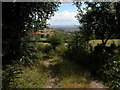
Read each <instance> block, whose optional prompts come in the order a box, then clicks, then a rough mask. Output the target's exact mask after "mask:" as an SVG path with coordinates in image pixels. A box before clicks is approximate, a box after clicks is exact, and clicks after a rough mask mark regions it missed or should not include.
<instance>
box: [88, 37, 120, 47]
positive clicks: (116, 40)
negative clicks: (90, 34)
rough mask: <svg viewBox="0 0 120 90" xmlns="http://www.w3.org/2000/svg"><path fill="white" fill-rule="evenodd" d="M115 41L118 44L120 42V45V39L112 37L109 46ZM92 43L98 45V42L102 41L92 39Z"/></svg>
mask: <svg viewBox="0 0 120 90" xmlns="http://www.w3.org/2000/svg"><path fill="white" fill-rule="evenodd" d="M113 42H114V43H115V44H116V45H117V46H118V44H119V45H120V39H110V40H108V42H107V46H110V45H111V43H113ZM90 43H91V44H92V45H93V46H96V45H97V44H98V43H102V42H101V40H91V41H90Z"/></svg>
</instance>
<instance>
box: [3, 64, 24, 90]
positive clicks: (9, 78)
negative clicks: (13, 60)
mask: <svg viewBox="0 0 120 90" xmlns="http://www.w3.org/2000/svg"><path fill="white" fill-rule="evenodd" d="M20 73H22V72H21V69H17V68H15V67H11V66H7V69H6V70H5V71H3V75H2V85H3V89H7V88H10V87H11V84H13V82H14V79H15V78H19V77H18V76H17V75H18V74H20Z"/></svg>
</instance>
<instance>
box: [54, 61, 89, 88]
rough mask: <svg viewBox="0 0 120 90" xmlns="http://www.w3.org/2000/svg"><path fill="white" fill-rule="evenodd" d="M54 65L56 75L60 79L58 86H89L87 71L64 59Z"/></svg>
mask: <svg viewBox="0 0 120 90" xmlns="http://www.w3.org/2000/svg"><path fill="white" fill-rule="evenodd" d="M59 61H60V62H59V63H57V64H56V65H54V67H53V69H54V71H55V72H56V76H57V77H58V78H59V79H60V80H59V81H60V82H59V88H89V87H90V84H89V83H90V82H89V80H88V78H89V77H90V73H89V71H87V70H86V69H85V68H82V67H81V66H78V65H76V64H74V63H71V62H69V61H66V60H63V59H61V60H59Z"/></svg>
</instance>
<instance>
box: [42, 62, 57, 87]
mask: <svg viewBox="0 0 120 90" xmlns="http://www.w3.org/2000/svg"><path fill="white" fill-rule="evenodd" d="M43 65H45V67H46V68H47V70H48V74H49V75H48V76H49V77H48V80H47V82H46V84H45V86H44V87H45V88H55V87H56V86H57V84H58V81H59V79H58V78H57V77H56V75H55V73H54V72H53V70H52V66H53V63H51V62H50V61H48V60H47V61H44V62H43Z"/></svg>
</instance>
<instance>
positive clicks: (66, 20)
mask: <svg viewBox="0 0 120 90" xmlns="http://www.w3.org/2000/svg"><path fill="white" fill-rule="evenodd" d="M76 15H77V11H76V12H70V11H62V12H55V15H54V16H53V17H51V19H49V20H48V23H49V24H50V25H79V22H78V21H77V18H75V16H76Z"/></svg>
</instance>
